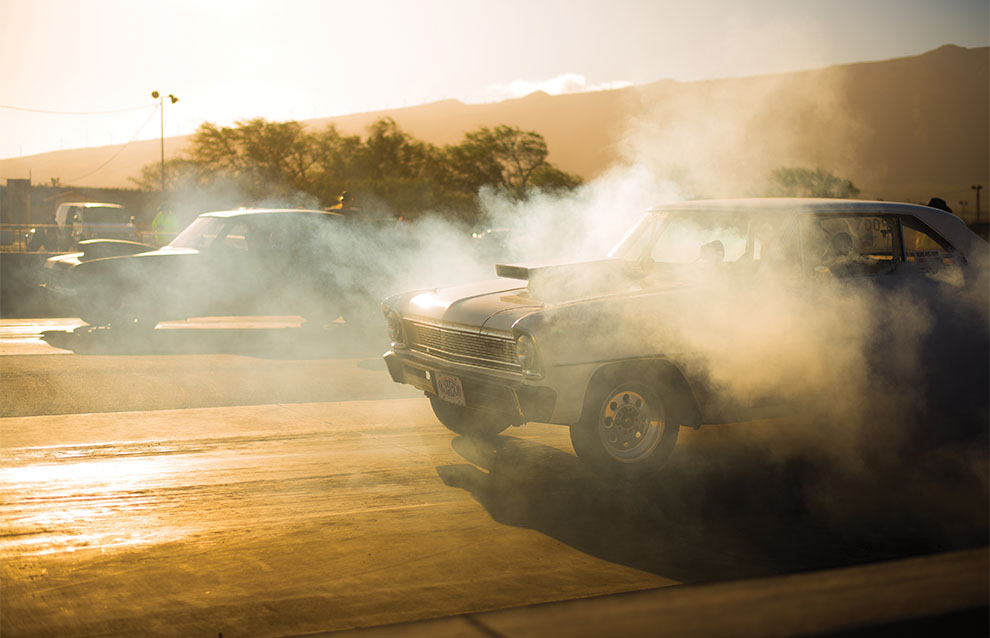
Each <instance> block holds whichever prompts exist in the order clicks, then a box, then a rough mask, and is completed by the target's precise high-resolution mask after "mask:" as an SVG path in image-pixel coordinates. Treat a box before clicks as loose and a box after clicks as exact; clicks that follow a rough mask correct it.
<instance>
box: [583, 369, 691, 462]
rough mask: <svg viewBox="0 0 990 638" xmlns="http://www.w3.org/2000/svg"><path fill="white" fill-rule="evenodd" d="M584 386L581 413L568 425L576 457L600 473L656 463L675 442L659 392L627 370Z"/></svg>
mask: <svg viewBox="0 0 990 638" xmlns="http://www.w3.org/2000/svg"><path fill="white" fill-rule="evenodd" d="M610 377H611V378H607V379H605V380H603V381H602V382H599V383H596V384H595V386H593V387H592V388H590V389H589V395H588V397H587V399H586V401H585V407H584V410H583V413H582V415H581V419H580V420H579V421H578V422H577V423H575V424H574V425H572V426H571V444H572V445H573V446H574V451H575V452H576V453H577V455H578V458H580V459H581V460H582V461H584V462H585V463H587V464H588V465H589V466H591V467H592V468H593V469H594V470H596V471H598V472H601V473H604V474H618V475H624V476H634V475H641V474H647V473H650V472H653V471H656V470H657V469H659V468H660V467H661V466H662V465H663V463H664V462H665V461H666V460H667V458H668V457H669V456H670V454H671V452H672V451H673V449H674V445H675V444H676V443H677V433H678V431H679V430H680V426H679V425H678V424H677V423H674V422H672V421H671V419H670V414H669V404H668V402H667V401H665V400H664V398H663V397H662V395H661V393H660V392H658V391H657V390H655V389H654V388H653V387H652V386H651V385H646V384H644V383H643V382H641V381H639V380H638V379H636V378H634V377H633V376H632V375H625V376H623V375H610Z"/></svg>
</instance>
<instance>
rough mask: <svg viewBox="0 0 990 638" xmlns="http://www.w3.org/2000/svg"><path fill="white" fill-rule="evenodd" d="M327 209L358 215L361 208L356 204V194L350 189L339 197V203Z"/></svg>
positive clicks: (348, 214)
mask: <svg viewBox="0 0 990 638" xmlns="http://www.w3.org/2000/svg"><path fill="white" fill-rule="evenodd" d="M327 210H328V211H331V212H334V213H340V214H341V215H345V216H348V217H351V216H353V215H357V214H358V213H359V212H360V209H359V208H358V207H357V206H355V205H354V195H353V194H352V193H351V192H350V191H344V192H343V193H341V194H340V197H338V198H337V203H336V204H335V205H333V206H331V207H330V208H328V209H327Z"/></svg>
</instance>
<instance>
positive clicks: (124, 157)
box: [0, 45, 990, 210]
mask: <svg viewBox="0 0 990 638" xmlns="http://www.w3.org/2000/svg"><path fill="white" fill-rule="evenodd" d="M385 116H388V117H392V118H394V119H395V121H396V122H397V123H398V124H399V126H400V127H402V128H403V129H404V130H406V131H408V132H409V133H411V134H412V135H413V136H415V137H417V138H420V139H423V140H426V141H429V142H432V143H434V144H439V145H442V144H448V143H453V142H457V141H458V140H460V139H461V137H462V136H463V134H464V133H465V132H466V131H469V130H473V129H475V128H477V127H479V126H482V125H496V124H509V125H514V126H518V127H520V128H522V129H525V130H534V131H537V132H539V133H541V134H542V135H543V136H544V137H545V138H546V140H547V144H548V146H549V148H550V151H551V157H550V159H551V161H552V162H554V163H555V164H556V165H558V166H559V167H561V168H562V169H564V170H566V171H569V172H573V173H577V174H579V175H581V176H582V177H584V178H585V179H593V178H595V177H596V176H598V175H601V174H602V173H603V172H604V171H606V170H608V169H609V168H611V167H613V166H616V165H623V164H638V165H645V166H647V167H650V168H651V169H653V170H654V171H656V172H657V174H659V175H665V174H669V175H677V176H678V179H679V181H680V182H681V183H683V184H685V185H686V186H687V192H688V193H689V194H690V195H692V196H730V195H747V194H752V192H754V190H755V186H756V185H758V184H759V182H760V181H761V180H763V179H764V178H765V177H766V175H767V174H768V173H769V171H770V170H772V169H773V168H775V167H777V166H784V165H787V166H807V167H810V168H814V167H822V168H825V169H827V170H830V171H832V172H834V173H836V174H838V175H841V176H843V177H848V178H850V179H852V180H853V182H854V183H855V184H856V185H857V186H859V187H860V189H861V190H862V195H863V196H864V197H869V198H881V199H898V200H909V201H922V200H923V201H927V199H928V198H929V197H930V196H933V195H937V196H940V197H943V198H944V199H946V200H947V201H948V202H949V203H950V205H952V206H953V207H954V208H958V207H959V206H960V205H959V202H960V201H967V200H971V199H972V195H973V193H972V190H971V189H970V186H971V185H973V184H977V183H981V184H987V183H988V181H990V49H988V48H986V47H984V48H978V49H964V48H961V47H956V46H951V45H947V46H944V47H941V48H939V49H937V50H934V51H930V52H928V53H924V54H922V55H918V56H912V57H906V58H898V59H894V60H886V61H881V62H867V63H859V64H850V65H841V66H834V67H828V68H824V69H816V70H809V71H801V72H795V73H787V74H778V75H767V76H757V77H747V78H732V79H722V80H710V81H704V82H690V83H681V82H674V81H669V80H668V81H661V82H657V83H653V84H648V85H641V86H636V87H629V88H625V89H618V90H611V91H600V92H593V93H578V94H569V95H560V96H550V95H547V94H545V93H534V94H532V95H529V96H527V97H524V98H521V99H516V100H507V101H504V102H499V103H495V104H473V105H466V104H462V103H460V102H458V101H456V100H447V101H442V102H436V103H432V104H424V105H421V106H415V107H408V108H403V109H393V110H386V111H378V112H371V113H361V114H355V115H348V116H342V117H334V118H324V119H316V120H309V121H307V122H306V124H308V125H310V126H316V127H321V126H325V125H327V124H330V123H333V124H335V125H336V126H337V128H338V129H339V130H340V131H341V132H342V133H347V134H361V133H363V132H364V130H365V127H366V126H367V125H368V124H370V123H371V122H373V121H375V120H376V119H378V118H381V117H385ZM187 143H188V138H186V137H179V138H167V139H166V154H167V155H168V156H174V155H176V154H178V153H180V152H181V151H182V150H183V149H184V148H185V146H186V144H187ZM158 158H159V142H158V141H157V140H151V141H144V142H135V143H132V144H131V145H129V146H127V147H126V148H123V149H122V147H121V146H120V145H118V146H107V147H101V148H87V149H76V150H66V151H58V152H52V153H45V154H40V155H34V156H30V157H24V158H16V159H6V160H0V179H7V178H25V177H28V174H29V171H30V175H31V177H32V179H33V181H34V182H35V183H44V182H47V181H48V180H49V179H50V178H53V177H58V178H60V179H61V181H62V183H63V184H69V185H76V186H109V187H128V186H132V184H131V183H130V182H129V178H130V177H132V176H134V175H136V174H137V173H138V172H139V170H140V168H141V167H142V166H143V165H145V164H149V163H153V162H157V161H158ZM968 206H969V207H970V208H972V207H973V203H972V202H969V204H968ZM983 208H984V210H986V208H987V207H986V205H984V206H983Z"/></svg>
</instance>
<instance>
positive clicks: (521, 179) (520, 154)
mask: <svg viewBox="0 0 990 638" xmlns="http://www.w3.org/2000/svg"><path fill="white" fill-rule="evenodd" d="M547 154H548V151H547V145H546V141H544V139H543V136H542V135H540V134H539V133H535V132H532V131H522V130H520V129H519V128H517V127H514V126H506V125H500V126H496V127H495V128H494V129H490V128H488V127H481V128H480V129H479V130H477V131H474V132H470V133H467V134H466V135H465V136H464V141H463V142H461V143H460V144H458V145H457V146H448V147H447V148H446V149H445V155H446V163H447V168H448V179H449V180H450V184H451V185H452V186H453V187H454V188H458V189H463V190H467V191H469V192H472V193H477V192H478V190H479V189H480V188H481V187H482V186H493V187H495V188H496V189H499V190H501V191H503V192H505V193H507V194H508V195H509V196H510V197H512V198H513V199H515V200H525V199H526V198H527V197H528V195H529V191H530V189H532V188H538V187H539V188H544V189H556V188H573V187H574V186H575V185H577V184H580V178H578V177H576V176H573V175H568V174H567V173H564V172H563V171H560V170H559V169H556V168H554V167H552V166H551V165H550V164H549V163H548V162H547Z"/></svg>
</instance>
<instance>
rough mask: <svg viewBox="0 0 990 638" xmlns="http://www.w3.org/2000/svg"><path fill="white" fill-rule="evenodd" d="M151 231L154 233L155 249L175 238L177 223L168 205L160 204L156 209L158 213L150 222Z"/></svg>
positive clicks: (177, 228)
mask: <svg viewBox="0 0 990 638" xmlns="http://www.w3.org/2000/svg"><path fill="white" fill-rule="evenodd" d="M151 230H152V231H153V232H154V235H155V246H157V247H161V246H164V245H165V244H167V243H168V242H170V241H172V238H173V237H175V233H176V232H177V231H178V230H179V223H178V220H177V219H176V218H175V213H174V212H172V208H171V207H170V206H169V205H168V204H162V205H161V206H159V207H158V213H157V214H155V219H154V220H152V222H151Z"/></svg>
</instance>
